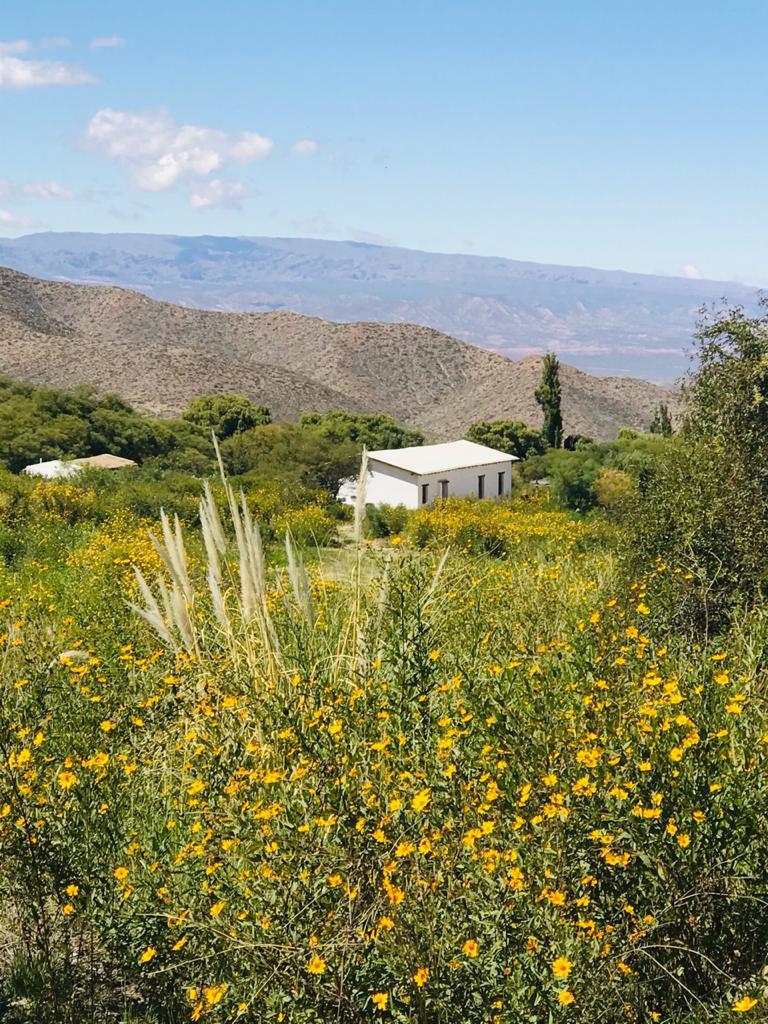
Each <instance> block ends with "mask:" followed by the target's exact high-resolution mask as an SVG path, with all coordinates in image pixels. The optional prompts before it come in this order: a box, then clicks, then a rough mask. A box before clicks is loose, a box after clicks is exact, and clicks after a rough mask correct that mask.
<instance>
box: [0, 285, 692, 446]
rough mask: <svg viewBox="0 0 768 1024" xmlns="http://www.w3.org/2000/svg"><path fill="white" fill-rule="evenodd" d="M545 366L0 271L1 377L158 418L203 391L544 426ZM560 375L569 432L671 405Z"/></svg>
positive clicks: (427, 419) (275, 315) (386, 334)
mask: <svg viewBox="0 0 768 1024" xmlns="http://www.w3.org/2000/svg"><path fill="white" fill-rule="evenodd" d="M540 362H541V360H540V358H539V357H529V358H526V359H523V360H522V361H520V362H513V361H512V360H509V359H507V358H505V357H504V356H502V355H499V354H497V353H494V352H490V351H487V350H485V349H481V348H477V347H475V346H474V345H469V344H466V343H465V342H462V341H458V340H457V339H456V338H452V337H450V336H449V335H446V334H443V333H441V332H440V331H436V330H433V329H431V328H429V327H421V326H418V325H413V324H382V323H351V324H340V323H331V322H328V321H325V320H320V319H315V318H312V317H305V316H301V315H299V314H296V313H285V312H271V313H225V312H217V311H210V310H201V309H192V308H188V307H182V306H174V305H171V304H170V303H166V302H158V301H156V300H154V299H149V298H147V297H146V296H145V295H143V294H141V293H138V292H134V291H128V290H125V289H122V288H112V287H94V286H87V285H73V284H68V283H62V282H54V281H42V280H38V279H36V278H32V277H28V276H27V275H25V274H21V273H18V272H16V271H13V270H9V269H4V268H0V372H3V373H6V374H9V375H11V376H14V377H18V378H20V379H23V380H28V381H31V382H33V383H36V384H41V383H47V384H51V385H56V386H71V385H74V384H79V383H87V384H92V385H94V386H95V387H96V388H98V389H100V390H111V391H117V392H118V393H119V394H121V395H122V396H123V397H125V398H126V399H128V400H129V401H131V402H133V403H134V404H135V405H136V406H137V407H139V408H142V409H145V410H147V411H149V412H153V413H155V414H159V415H172V414H173V413H176V412H178V411H179V410H180V409H182V408H183V407H184V406H185V405H186V404H187V402H188V401H189V399H190V398H192V397H193V396H194V395H196V394H201V393H211V392H216V391H224V392H226V391H229V392H232V391H235V392H242V393H245V394H247V395H249V396H250V397H251V398H253V399H255V400H257V401H259V402H262V403H264V404H265V405H267V406H269V408H270V409H271V410H272V412H273V415H274V416H275V417H277V418H293V417H296V416H298V415H299V414H300V413H302V412H307V411H326V410H329V409H349V410H356V411H361V410H366V411H377V412H387V413H390V414H391V415H392V416H394V417H396V418H397V419H399V420H401V421H403V422H405V423H409V424H413V425H414V426H418V427H420V428H422V429H423V430H424V431H425V432H426V433H427V434H428V436H430V437H432V438H435V439H441V438H450V437H455V436H459V435H461V434H462V433H463V431H464V430H465V429H466V427H467V426H468V424H470V423H471V422H473V421H475V420H478V419H503V418H515V419H522V420H525V421H527V422H529V423H531V424H537V423H539V421H540V416H539V409H538V406H537V405H536V403H535V401H534V398H533V391H534V388H535V387H536V385H537V383H538V380H539V376H540ZM562 381H563V411H564V417H565V425H566V430H567V431H568V432H569V433H582V434H588V435H590V436H593V437H596V438H610V437H613V436H614V435H615V433H616V431H617V430H618V429H619V428H620V427H622V426H633V427H644V426H646V425H647V424H648V422H649V420H650V419H651V417H652V415H653V410H654V408H655V407H656V405H657V404H658V403H659V402H660V401H667V402H672V403H674V396H672V395H671V393H670V392H669V391H668V390H667V389H665V388H663V387H660V386H658V385H656V384H651V383H648V382H647V381H642V380H634V379H631V378H626V377H617V378H614V377H602V378H601V377H592V376H590V375H589V374H586V373H584V372H582V371H580V370H577V369H575V368H574V367H571V366H567V365H565V366H563V369H562Z"/></svg>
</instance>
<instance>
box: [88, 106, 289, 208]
mask: <svg viewBox="0 0 768 1024" xmlns="http://www.w3.org/2000/svg"><path fill="white" fill-rule="evenodd" d="M85 141H86V144H87V145H88V146H89V147H90V148H91V149H92V150H94V151H95V152H97V153H99V154H100V155H101V156H103V157H105V158H106V159H108V160H114V161H115V162H116V163H118V164H120V165H121V166H122V167H124V168H125V169H126V170H127V171H128V173H129V174H130V176H131V180H132V181H133V184H134V185H135V186H136V188H139V189H141V190H142V191H144V192H163V191H165V190H166V189H169V188H172V187H173V186H174V185H178V184H181V185H186V186H188V187H189V188H190V202H192V204H193V205H194V206H196V207H197V208H198V209H202V208H205V207H207V206H214V205H232V204H233V202H234V201H235V200H238V199H242V198H243V195H244V191H245V190H244V189H243V191H242V192H240V191H239V190H238V188H237V187H236V186H235V185H233V184H232V183H227V182H224V181H222V180H221V179H218V178H216V179H213V180H208V181H207V185H208V189H207V190H206V189H205V188H203V187H202V185H203V184H204V183H206V179H208V178H209V175H212V174H214V172H218V171H221V170H222V169H223V168H224V167H225V166H226V165H227V164H230V163H250V162H252V161H254V160H264V159H266V157H268V156H269V155H270V153H271V152H272V149H273V143H272V141H271V140H270V139H266V138H264V137H263V136H262V135H257V134H256V133H255V132H241V133H240V134H239V135H228V134H227V133H226V132H222V131H219V130H218V129H216V128H205V127H203V126H201V125H194V124H183V125H177V124H176V123H175V122H174V121H173V119H172V118H171V117H170V115H169V114H167V113H165V112H164V111H139V112H138V113H131V112H130V111H126V110H112V109H110V108H108V107H107V108H105V109H103V110H99V111H97V112H96V113H95V114H94V115H93V117H92V118H91V120H90V122H89V124H88V128H87V130H86V133H85ZM236 193H237V194H236ZM193 197H195V198H194V200H193ZM217 200H218V201H217Z"/></svg>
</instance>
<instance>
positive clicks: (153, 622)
mask: <svg viewBox="0 0 768 1024" xmlns="http://www.w3.org/2000/svg"><path fill="white" fill-rule="evenodd" d="M133 571H134V573H135V574H136V582H137V583H138V585H139V590H140V592H141V596H142V597H143V599H144V605H145V607H144V608H142V607H141V606H140V605H138V604H134V602H133V601H129V602H128V607H129V608H130V609H131V610H132V611H133V612H135V613H136V614H137V615H139V616H140V617H141V618H142V619H144V621H145V622H146V623H148V624H149V626H150V627H151V628H152V629H153V630H154V631H155V633H157V635H158V636H159V637H160V639H161V640H162V641H163V643H164V644H166V645H167V646H168V647H170V648H172V649H173V650H174V651H178V649H179V645H178V643H177V642H176V640H175V638H174V636H173V634H172V633H171V631H170V630H169V628H168V626H167V625H166V620H165V619H164V618H163V615H162V612H161V611H160V607H159V605H158V603H157V601H156V600H155V595H154V594H153V593H152V590H151V588H150V586H149V584H148V583H147V581H146V580H145V579H144V577H143V576H142V574H141V571H140V570H139V569H138V568H137V567H136V566H134V567H133ZM167 612H168V609H167V608H166V614H167Z"/></svg>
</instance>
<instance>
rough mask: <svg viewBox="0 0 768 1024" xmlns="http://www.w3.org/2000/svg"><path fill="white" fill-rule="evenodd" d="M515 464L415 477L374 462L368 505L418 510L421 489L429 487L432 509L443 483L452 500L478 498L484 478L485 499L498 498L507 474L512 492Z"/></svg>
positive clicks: (506, 483) (506, 493)
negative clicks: (501, 476)
mask: <svg viewBox="0 0 768 1024" xmlns="http://www.w3.org/2000/svg"><path fill="white" fill-rule="evenodd" d="M512 466H513V462H512V460H511V459H510V461H509V462H500V463H493V464H492V465H490V466H471V467H469V468H467V469H453V470H449V471H447V472H444V473H429V474H424V475H422V476H415V475H414V474H412V473H408V472H407V471H406V470H403V469H396V468H395V467H394V466H387V465H385V464H384V463H381V462H376V461H375V460H373V459H371V461H370V462H369V471H368V485H367V487H366V491H365V501H366V504H368V505H405V507H406V508H419V506H420V505H421V486H422V484H428V485H429V497H428V500H427V504H429V505H431V504H432V503H433V502H434V501H435V499H436V498H439V497H440V481H441V480H447V481H448V497H449V498H476V497H477V478H478V476H479V475H480V474H481V473H483V474H485V497H486V498H497V497H499V493H498V484H499V478H498V474H499V473H500V472H502V470H503V472H504V494H505V495H508V494H509V493H510V491H511V489H512Z"/></svg>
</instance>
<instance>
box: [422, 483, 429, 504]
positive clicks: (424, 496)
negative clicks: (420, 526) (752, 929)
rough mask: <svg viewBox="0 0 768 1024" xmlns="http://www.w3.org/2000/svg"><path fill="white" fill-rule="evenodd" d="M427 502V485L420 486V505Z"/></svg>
mask: <svg viewBox="0 0 768 1024" xmlns="http://www.w3.org/2000/svg"><path fill="white" fill-rule="evenodd" d="M428 501H429V484H422V485H421V504H422V505H426V504H427V502H428Z"/></svg>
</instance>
